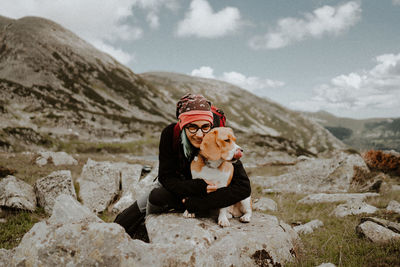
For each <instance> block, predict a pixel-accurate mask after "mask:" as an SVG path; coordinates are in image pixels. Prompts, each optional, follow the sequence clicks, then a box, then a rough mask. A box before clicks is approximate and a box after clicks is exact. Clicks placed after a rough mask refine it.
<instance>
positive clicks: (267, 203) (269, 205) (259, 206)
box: [253, 197, 278, 211]
mask: <svg viewBox="0 0 400 267" xmlns="http://www.w3.org/2000/svg"><path fill="white" fill-rule="evenodd" d="M253 208H254V209H255V210H260V211H277V210H278V205H277V204H276V202H275V201H273V200H272V199H270V198H266V197H262V198H260V199H259V200H258V201H257V202H255V203H254V204H253Z"/></svg>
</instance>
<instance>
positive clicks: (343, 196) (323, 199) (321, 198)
mask: <svg viewBox="0 0 400 267" xmlns="http://www.w3.org/2000/svg"><path fill="white" fill-rule="evenodd" d="M378 196H379V194H377V193H337V194H326V193H319V194H311V195H308V196H306V197H304V198H302V199H300V200H299V201H297V203H299V204H317V203H334V202H342V201H343V202H347V201H350V200H359V201H363V200H365V199H366V198H368V197H378Z"/></svg>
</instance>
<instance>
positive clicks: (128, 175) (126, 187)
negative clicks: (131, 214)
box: [112, 163, 143, 213]
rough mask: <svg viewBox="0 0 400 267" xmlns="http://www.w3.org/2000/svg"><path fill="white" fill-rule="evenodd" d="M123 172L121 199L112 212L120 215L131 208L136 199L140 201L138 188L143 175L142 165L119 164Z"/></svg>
mask: <svg viewBox="0 0 400 267" xmlns="http://www.w3.org/2000/svg"><path fill="white" fill-rule="evenodd" d="M119 166H120V171H121V194H122V196H121V198H120V199H119V200H118V202H117V203H115V204H114V206H113V208H112V211H113V212H114V213H120V212H121V211H123V210H124V209H126V208H127V207H129V206H130V205H131V204H132V203H133V202H134V201H135V200H136V199H138V195H139V194H138V192H137V191H138V190H139V189H140V187H139V186H138V183H139V179H140V175H141V173H142V168H143V166H142V165H139V164H128V163H121V164H119Z"/></svg>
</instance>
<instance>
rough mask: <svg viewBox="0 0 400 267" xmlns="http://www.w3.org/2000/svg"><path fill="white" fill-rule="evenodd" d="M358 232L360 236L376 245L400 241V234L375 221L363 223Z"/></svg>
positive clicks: (357, 229) (357, 228) (358, 227)
mask: <svg viewBox="0 0 400 267" xmlns="http://www.w3.org/2000/svg"><path fill="white" fill-rule="evenodd" d="M356 232H357V234H358V235H359V236H362V237H366V238H367V239H369V240H370V241H372V242H374V243H388V242H390V241H394V240H400V234H398V233H395V232H393V231H391V230H390V229H388V228H385V227H384V226H382V225H380V224H377V223H375V222H373V221H365V222H362V223H361V224H359V225H358V226H357V227H356Z"/></svg>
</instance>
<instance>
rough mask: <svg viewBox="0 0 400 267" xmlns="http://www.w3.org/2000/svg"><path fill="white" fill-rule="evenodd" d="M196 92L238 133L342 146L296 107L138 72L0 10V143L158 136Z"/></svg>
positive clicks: (37, 22)
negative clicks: (3, 14) (188, 95)
mask: <svg viewBox="0 0 400 267" xmlns="http://www.w3.org/2000/svg"><path fill="white" fill-rule="evenodd" d="M187 92H195V93H202V94H204V95H205V96H206V97H207V98H209V99H210V100H211V101H212V102H213V104H215V105H216V106H218V107H220V108H222V109H223V110H224V111H225V113H226V114H227V117H228V121H229V125H230V126H231V127H232V128H234V129H235V130H236V131H237V132H238V133H243V134H247V135H251V134H254V135H257V136H261V137H262V136H265V137H268V138H278V139H279V140H281V139H282V138H284V139H287V140H291V142H295V143H296V144H297V145H298V146H300V147H303V148H305V149H306V150H309V151H311V152H312V153H321V152H329V151H332V150H334V149H337V148H343V147H344V145H343V143H342V142H340V141H339V140H338V139H336V138H335V137H333V136H332V135H331V134H330V133H329V132H328V131H327V130H326V129H324V128H323V127H321V126H320V125H319V124H317V123H315V122H313V121H312V120H309V119H308V118H306V117H304V116H303V115H302V114H300V113H297V112H294V111H290V110H288V109H285V108H283V107H282V106H280V105H278V104H276V103H273V102H272V101H268V100H266V99H264V98H259V97H257V96H255V95H253V94H251V93H249V92H247V91H245V90H243V89H241V88H239V87H236V86H233V85H231V84H228V83H224V82H220V81H216V80H210V79H202V78H196V77H191V76H187V75H182V74H174V73H144V74H140V75H137V74H135V73H133V72H132V71H131V70H130V69H129V68H127V67H125V66H123V65H122V64H120V63H118V62H117V61H116V60H115V59H113V58H112V57H110V56H109V55H107V54H105V53H103V52H101V51H99V50H97V49H96V48H94V47H93V46H91V45H90V44H88V43H87V42H85V41H83V40H82V39H80V38H79V37H78V36H76V35H75V34H73V33H72V32H70V31H68V30H66V29H65V28H63V27H61V26H60V25H58V24H56V23H54V22H52V21H49V20H46V19H43V18H38V17H24V18H21V19H18V20H14V19H10V18H6V17H0V124H1V129H0V147H1V146H2V147H3V148H10V147H13V146H15V145H18V144H21V142H22V143H26V144H28V143H35V144H38V145H45V144H46V142H48V139H47V138H46V136H50V137H51V138H57V139H60V140H71V139H78V140H88V141H102V142H107V141H108V142H109V141H121V140H122V141H129V140H139V139H141V138H144V137H148V136H153V137H158V136H159V134H160V131H161V129H162V128H163V127H164V126H165V125H167V124H168V123H170V122H173V121H176V119H175V104H176V101H177V100H178V99H179V98H180V97H181V96H182V95H183V94H185V93H187Z"/></svg>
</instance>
